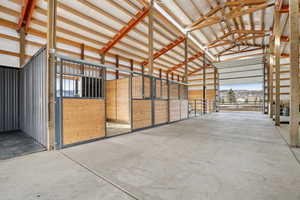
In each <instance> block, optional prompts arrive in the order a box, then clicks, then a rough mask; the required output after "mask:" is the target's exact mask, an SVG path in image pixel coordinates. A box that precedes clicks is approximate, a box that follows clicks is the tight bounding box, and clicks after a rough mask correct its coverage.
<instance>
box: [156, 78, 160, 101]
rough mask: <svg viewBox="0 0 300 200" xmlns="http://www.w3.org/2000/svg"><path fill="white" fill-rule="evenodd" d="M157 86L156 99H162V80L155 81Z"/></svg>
mask: <svg viewBox="0 0 300 200" xmlns="http://www.w3.org/2000/svg"><path fill="white" fill-rule="evenodd" d="M155 82H156V84H155V87H156V92H155V93H156V95H155V96H156V98H160V97H161V80H156V81H155Z"/></svg>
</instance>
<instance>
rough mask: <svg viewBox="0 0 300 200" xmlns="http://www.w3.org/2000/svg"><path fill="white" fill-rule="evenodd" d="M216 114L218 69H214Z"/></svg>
mask: <svg viewBox="0 0 300 200" xmlns="http://www.w3.org/2000/svg"><path fill="white" fill-rule="evenodd" d="M214 91H215V112H217V68H216V67H214Z"/></svg>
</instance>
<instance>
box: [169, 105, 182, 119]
mask: <svg viewBox="0 0 300 200" xmlns="http://www.w3.org/2000/svg"><path fill="white" fill-rule="evenodd" d="M169 102H170V122H174V121H178V120H180V107H181V101H180V100H170V101H169Z"/></svg>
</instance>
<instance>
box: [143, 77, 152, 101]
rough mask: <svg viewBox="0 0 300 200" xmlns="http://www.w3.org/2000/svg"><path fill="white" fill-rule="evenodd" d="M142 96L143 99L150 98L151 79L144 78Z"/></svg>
mask: <svg viewBox="0 0 300 200" xmlns="http://www.w3.org/2000/svg"><path fill="white" fill-rule="evenodd" d="M144 94H145V98H150V97H151V79H150V78H149V77H144Z"/></svg>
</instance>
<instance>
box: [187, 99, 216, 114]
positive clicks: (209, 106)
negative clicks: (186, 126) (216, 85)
mask: <svg viewBox="0 0 300 200" xmlns="http://www.w3.org/2000/svg"><path fill="white" fill-rule="evenodd" d="M217 111H218V102H217V101H216V100H210V99H190V100H189V117H198V116H201V115H204V114H209V113H212V112H217Z"/></svg>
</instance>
